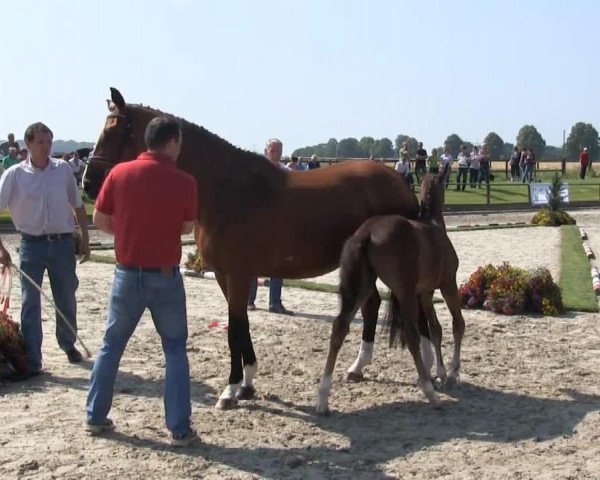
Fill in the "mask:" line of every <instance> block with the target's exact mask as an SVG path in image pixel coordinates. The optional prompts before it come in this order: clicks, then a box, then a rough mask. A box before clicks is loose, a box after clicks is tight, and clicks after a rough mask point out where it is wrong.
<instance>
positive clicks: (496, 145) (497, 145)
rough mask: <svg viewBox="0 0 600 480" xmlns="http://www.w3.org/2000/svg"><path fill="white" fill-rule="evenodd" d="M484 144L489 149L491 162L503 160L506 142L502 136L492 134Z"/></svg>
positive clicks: (486, 137) (489, 134)
mask: <svg viewBox="0 0 600 480" xmlns="http://www.w3.org/2000/svg"><path fill="white" fill-rule="evenodd" d="M483 142H484V143H485V144H486V145H487V147H488V152H489V153H490V160H500V159H502V158H503V157H502V153H503V151H504V140H502V138H500V135H498V134H497V133H496V132H490V133H488V134H487V135H486V136H485V138H484V140H483ZM541 153H542V152H540V154H541ZM509 156H510V155H509Z"/></svg>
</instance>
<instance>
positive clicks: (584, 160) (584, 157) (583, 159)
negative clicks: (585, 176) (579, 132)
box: [579, 151, 590, 167]
mask: <svg viewBox="0 0 600 480" xmlns="http://www.w3.org/2000/svg"><path fill="white" fill-rule="evenodd" d="M589 161H590V154H589V153H588V152H586V151H583V152H581V154H580V155H579V163H580V164H581V165H582V166H584V167H587V164H588V162H589Z"/></svg>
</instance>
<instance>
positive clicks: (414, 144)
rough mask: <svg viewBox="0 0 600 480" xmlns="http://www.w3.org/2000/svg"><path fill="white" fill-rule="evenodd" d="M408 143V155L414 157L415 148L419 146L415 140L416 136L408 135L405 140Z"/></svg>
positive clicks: (415, 154)
mask: <svg viewBox="0 0 600 480" xmlns="http://www.w3.org/2000/svg"><path fill="white" fill-rule="evenodd" d="M406 143H407V144H408V157H409V158H415V157H416V156H417V148H419V142H417V139H416V138H413V137H410V138H409V139H408V140H406Z"/></svg>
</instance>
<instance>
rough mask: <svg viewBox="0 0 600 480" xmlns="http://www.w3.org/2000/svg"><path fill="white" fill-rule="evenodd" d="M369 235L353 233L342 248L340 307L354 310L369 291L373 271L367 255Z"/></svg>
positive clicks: (373, 276)
mask: <svg viewBox="0 0 600 480" xmlns="http://www.w3.org/2000/svg"><path fill="white" fill-rule="evenodd" d="M369 242H370V235H369V234H363V235H353V236H352V237H350V238H349V239H348V240H346V243H344V248H343V249H342V256H341V258H340V295H341V297H342V309H348V310H354V309H355V308H356V306H357V303H359V302H361V301H364V300H365V299H366V296H367V295H368V294H369V293H370V291H371V289H372V287H373V285H374V282H375V278H376V277H375V272H374V270H373V267H372V266H371V263H370V261H369V256H368V252H367V250H368V248H369Z"/></svg>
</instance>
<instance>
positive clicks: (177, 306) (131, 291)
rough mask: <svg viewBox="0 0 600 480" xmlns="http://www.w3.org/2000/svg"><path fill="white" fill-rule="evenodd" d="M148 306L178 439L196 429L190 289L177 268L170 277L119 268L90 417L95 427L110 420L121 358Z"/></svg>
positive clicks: (169, 412)
mask: <svg viewBox="0 0 600 480" xmlns="http://www.w3.org/2000/svg"><path fill="white" fill-rule="evenodd" d="M146 308H148V309H149V310H150V313H151V314H152V320H153V321H154V326H155V328H156V330H157V331H158V334H159V335H160V338H161V342H162V348H163V352H164V354H165V360H166V375H165V389H164V403H165V416H166V422H167V428H168V429H169V430H170V431H171V433H173V434H174V435H183V434H186V433H188V432H189V431H190V416H191V401H190V367H189V364H188V358H187V353H186V341H187V334H188V332H187V314H186V307H185V290H184V288H183V279H182V278H181V274H180V273H179V271H178V270H177V269H176V270H175V273H173V274H172V275H169V276H164V275H162V274H160V273H147V272H140V271H129V270H125V269H123V268H121V267H119V266H117V267H116V270H115V279H114V282H113V286H112V292H111V295H110V303H109V310H108V320H107V322H106V332H105V333H104V341H103V344H102V348H101V349H100V352H99V353H98V357H97V358H96V361H95V362H94V368H93V369H92V377H91V380H90V391H89V393H88V399H87V419H88V421H89V422H91V423H101V422H103V421H105V420H106V418H107V416H108V412H109V411H110V408H111V406H112V400H113V393H114V384H115V379H116V377H117V371H118V369H119V362H120V361H121V356H122V355H123V351H124V350H125V347H126V346H127V342H128V341H129V338H130V337H131V335H132V334H133V331H134V330H135V327H136V326H137V324H138V322H139V320H140V318H141V316H142V314H143V313H144V310H145V309H146Z"/></svg>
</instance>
